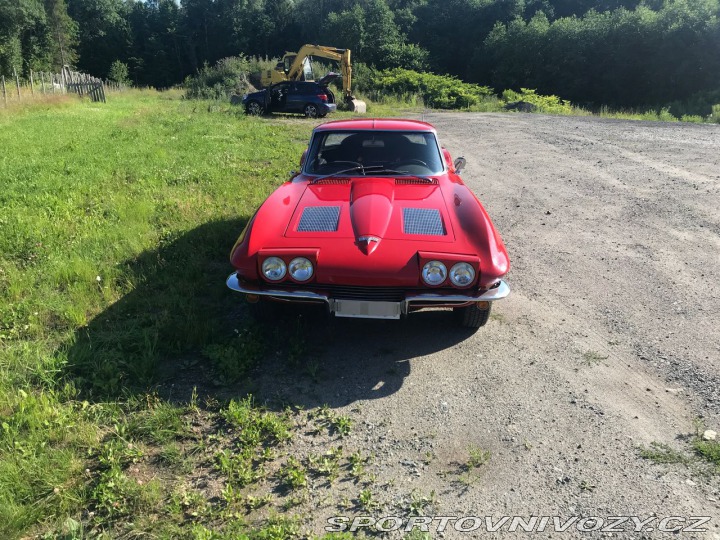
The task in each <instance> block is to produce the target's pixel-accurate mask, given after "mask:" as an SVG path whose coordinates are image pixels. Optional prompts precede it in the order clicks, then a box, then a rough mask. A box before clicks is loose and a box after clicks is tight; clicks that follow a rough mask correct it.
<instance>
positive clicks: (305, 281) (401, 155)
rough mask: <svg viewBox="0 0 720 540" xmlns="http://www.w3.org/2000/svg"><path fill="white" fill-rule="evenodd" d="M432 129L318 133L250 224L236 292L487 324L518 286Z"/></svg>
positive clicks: (347, 125)
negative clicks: (431, 313) (440, 311)
mask: <svg viewBox="0 0 720 540" xmlns="http://www.w3.org/2000/svg"><path fill="white" fill-rule="evenodd" d="M464 164H465V160H464V159H463V158H458V160H457V161H456V162H455V163H453V162H452V159H451V157H450V153H449V152H448V151H447V150H445V149H444V148H442V147H441V146H440V144H439V143H438V140H437V134H436V131H435V129H434V128H433V127H432V126H431V125H430V124H427V123H425V122H418V121H413V120H390V119H387V120H377V119H374V120H373V119H359V120H338V121H334V122H328V123H326V124H323V125H321V126H318V127H317V128H315V130H314V131H313V133H312V137H311V139H310V144H309V146H308V149H307V150H306V151H305V152H304V153H303V156H302V158H301V161H300V167H301V169H300V171H299V172H298V173H297V174H295V175H293V176H292V177H291V178H290V179H289V180H288V181H287V182H285V183H284V184H283V185H282V186H280V187H279V188H278V189H277V190H276V191H275V192H274V193H273V194H272V195H270V197H268V199H267V200H266V201H265V202H264V203H263V205H262V206H261V207H260V208H259V209H258V211H257V212H256V213H255V215H254V216H253V217H252V218H251V219H250V221H249V222H248V224H247V226H246V227H245V229H244V230H243V231H242V233H241V234H240V237H239V238H238V240H237V242H236V243H235V246H234V247H233V249H232V253H231V256H230V260H231V262H232V264H233V266H234V267H235V268H236V269H237V271H236V272H235V273H233V274H232V275H231V276H230V277H229V278H228V280H227V284H228V286H229V287H230V288H231V289H233V290H235V291H238V292H241V293H244V294H245V295H246V297H247V299H248V300H249V301H250V302H258V301H263V302H266V301H279V302H317V303H323V304H325V305H327V307H328V309H329V310H330V312H331V313H333V314H334V315H335V316H337V317H359V318H376V319H398V318H400V317H402V316H404V315H407V314H408V313H410V312H413V311H417V310H420V309H423V308H438V307H440V308H451V309H452V310H453V311H454V312H455V313H456V314H457V315H458V319H459V322H460V323H461V324H462V325H464V326H467V327H473V328H477V327H480V326H483V325H484V324H485V323H486V322H487V320H488V317H489V315H490V309H491V306H492V302H494V301H495V300H500V299H501V298H505V297H506V296H507V295H508V294H509V292H510V289H509V287H508V286H507V284H506V283H505V282H504V281H503V280H502V278H503V276H505V274H507V272H508V270H509V269H510V261H509V259H508V255H507V251H506V250H505V246H504V245H503V242H502V240H501V239H500V235H499V234H498V233H497V231H495V228H494V227H493V224H492V222H491V221H490V218H489V217H488V215H487V213H486V212H485V209H484V208H483V207H482V205H481V204H480V202H479V201H478V199H477V198H476V197H475V195H474V194H473V193H472V191H470V190H469V189H468V188H467V186H465V184H463V182H462V180H461V179H460V176H459V174H460V169H461V168H462V167H463V166H464Z"/></svg>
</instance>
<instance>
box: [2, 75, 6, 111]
mask: <svg viewBox="0 0 720 540" xmlns="http://www.w3.org/2000/svg"><path fill="white" fill-rule="evenodd" d="M2 89H3V101H4V102H5V107H6V108H7V92H6V91H5V75H3V76H2Z"/></svg>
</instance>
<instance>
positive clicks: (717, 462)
mask: <svg viewBox="0 0 720 540" xmlns="http://www.w3.org/2000/svg"><path fill="white" fill-rule="evenodd" d="M693 450H695V453H696V454H697V455H698V456H700V457H701V458H702V459H704V460H705V461H707V462H708V463H710V464H712V465H714V466H715V468H716V470H717V471H719V472H720V442H718V441H706V440H703V439H701V438H700V437H696V438H695V440H694V441H693Z"/></svg>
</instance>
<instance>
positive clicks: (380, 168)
mask: <svg viewBox="0 0 720 540" xmlns="http://www.w3.org/2000/svg"><path fill="white" fill-rule="evenodd" d="M355 171H361V172H362V173H363V175H365V176H367V173H368V172H371V173H383V174H402V175H405V176H410V177H411V178H417V179H418V180H422V181H424V182H427V183H428V184H433V183H435V181H434V180H433V179H432V178H429V177H427V176H420V175H417V174H410V173H409V172H408V171H397V170H395V169H386V168H385V165H367V166H364V165H357V166H355V167H351V168H349V169H343V170H341V171H336V172H334V173H330V174H326V175H324V176H318V177H317V178H315V179H314V180H312V181H311V182H310V183H311V184H314V183H316V182H319V181H320V180H324V179H325V178H331V177H333V176H338V175H340V174H347V173H351V172H355Z"/></svg>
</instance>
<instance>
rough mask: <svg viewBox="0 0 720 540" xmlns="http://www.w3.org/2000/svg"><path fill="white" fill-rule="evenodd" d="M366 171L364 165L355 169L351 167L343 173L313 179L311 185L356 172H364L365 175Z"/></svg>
mask: <svg viewBox="0 0 720 540" xmlns="http://www.w3.org/2000/svg"><path fill="white" fill-rule="evenodd" d="M365 169H367V167H364V166H362V165H356V166H355V167H350V168H349V169H343V170H341V171H335V172H334V173H330V174H326V175H324V176H318V177H317V178H315V179H313V180H312V181H311V182H310V183H311V184H314V183H316V182H319V181H320V180H325V179H326V178H332V177H333V176H338V175H340V174H347V173H351V172H355V171H362V173H363V174H365Z"/></svg>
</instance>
